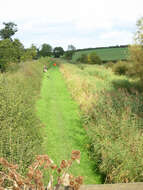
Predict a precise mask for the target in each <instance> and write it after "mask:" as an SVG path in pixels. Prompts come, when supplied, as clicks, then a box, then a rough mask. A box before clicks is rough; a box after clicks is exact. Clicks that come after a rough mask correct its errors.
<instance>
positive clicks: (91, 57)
mask: <svg viewBox="0 0 143 190" xmlns="http://www.w3.org/2000/svg"><path fill="white" fill-rule="evenodd" d="M88 63H89V64H98V65H101V63H102V61H101V59H100V57H99V56H98V55H97V54H96V52H91V53H89V54H88Z"/></svg>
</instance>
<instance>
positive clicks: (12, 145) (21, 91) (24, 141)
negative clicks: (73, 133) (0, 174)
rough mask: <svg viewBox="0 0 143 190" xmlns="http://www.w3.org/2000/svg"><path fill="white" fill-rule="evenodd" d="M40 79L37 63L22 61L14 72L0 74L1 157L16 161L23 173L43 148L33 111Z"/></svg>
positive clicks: (39, 125) (39, 66) (39, 65)
mask: <svg viewBox="0 0 143 190" xmlns="http://www.w3.org/2000/svg"><path fill="white" fill-rule="evenodd" d="M41 78H42V66H41V64H40V63H38V62H34V63H29V62H28V63H23V64H21V66H20V69H19V70H18V71H17V72H13V73H11V72H10V73H4V74H1V75H0V100H1V101H0V157H4V158H6V159H7V160H8V161H9V162H12V163H17V164H19V166H20V169H19V170H20V171H21V172H22V173H25V170H26V168H27V166H28V165H29V164H30V163H31V162H32V161H33V159H34V156H35V155H36V154H39V151H40V152H41V151H42V148H41V144H42V139H43V138H42V135H41V132H40V130H41V129H40V128H41V123H40V121H39V119H37V116H36V111H35V101H36V99H37V97H38V95H39V92H40V86H41Z"/></svg>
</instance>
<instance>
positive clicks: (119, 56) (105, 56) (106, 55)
mask: <svg viewBox="0 0 143 190" xmlns="http://www.w3.org/2000/svg"><path fill="white" fill-rule="evenodd" d="M93 51H95V52H96V53H97V54H98V56H99V57H100V58H101V60H102V61H104V62H106V61H118V60H126V59H127V57H128V47H116V48H115V47H109V48H107V47H105V48H95V49H92V50H80V51H77V52H76V53H75V54H74V56H73V58H72V60H73V61H76V60H77V58H78V57H79V56H80V55H81V54H88V53H90V52H93Z"/></svg>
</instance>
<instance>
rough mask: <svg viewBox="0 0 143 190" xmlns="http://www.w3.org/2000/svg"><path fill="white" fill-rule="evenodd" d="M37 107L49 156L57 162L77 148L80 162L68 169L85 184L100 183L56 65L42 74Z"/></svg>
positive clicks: (67, 157)
mask: <svg viewBox="0 0 143 190" xmlns="http://www.w3.org/2000/svg"><path fill="white" fill-rule="evenodd" d="M37 109H38V112H37V114H38V116H39V118H40V120H41V121H42V122H43V123H44V124H45V141H44V142H45V143H44V146H45V149H46V153H47V154H48V155H49V156H50V157H51V159H52V160H54V161H55V162H56V163H58V164H59V161H60V160H62V159H69V157H70V153H71V151H72V150H74V149H77V150H80V151H81V163H80V165H78V164H74V165H73V166H72V169H71V170H70V172H71V173H72V174H73V175H75V176H76V175H81V176H84V183H85V184H96V183H101V179H100V175H98V174H97V173H96V172H95V167H94V163H93V162H92V161H91V160H89V157H88V152H87V150H86V146H87V143H88V140H87V136H86V133H85V130H84V128H83V126H82V123H81V121H80V117H79V109H78V106H77V104H76V103H75V102H74V101H73V100H72V98H71V96H70V94H69V92H68V90H67V87H66V84H65V82H64V79H63V76H62V74H61V73H60V72H59V69H58V67H52V68H51V69H49V70H48V72H47V73H46V74H44V78H43V85H42V89H41V99H40V100H39V101H38V102H37Z"/></svg>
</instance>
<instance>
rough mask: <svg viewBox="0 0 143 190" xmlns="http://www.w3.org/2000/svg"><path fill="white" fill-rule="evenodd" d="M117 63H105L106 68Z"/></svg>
mask: <svg viewBox="0 0 143 190" xmlns="http://www.w3.org/2000/svg"><path fill="white" fill-rule="evenodd" d="M114 65H115V63H113V62H107V63H105V64H104V66H105V68H112V67H113V66H114Z"/></svg>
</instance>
